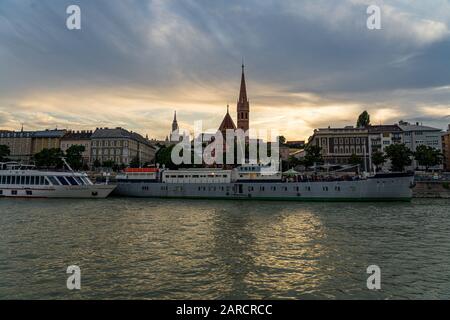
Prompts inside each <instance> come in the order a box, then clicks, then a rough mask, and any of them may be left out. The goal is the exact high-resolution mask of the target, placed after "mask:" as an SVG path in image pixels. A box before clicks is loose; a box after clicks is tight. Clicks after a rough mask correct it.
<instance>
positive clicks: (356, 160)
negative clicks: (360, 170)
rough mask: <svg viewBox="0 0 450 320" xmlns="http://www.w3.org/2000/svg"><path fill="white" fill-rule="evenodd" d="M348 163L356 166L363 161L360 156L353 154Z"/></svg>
mask: <svg viewBox="0 0 450 320" xmlns="http://www.w3.org/2000/svg"><path fill="white" fill-rule="evenodd" d="M348 163H349V164H351V165H352V166H357V165H361V164H362V163H363V160H362V158H361V157H360V156H358V155H356V154H354V153H353V154H352V155H351V156H350V158H349V159H348Z"/></svg>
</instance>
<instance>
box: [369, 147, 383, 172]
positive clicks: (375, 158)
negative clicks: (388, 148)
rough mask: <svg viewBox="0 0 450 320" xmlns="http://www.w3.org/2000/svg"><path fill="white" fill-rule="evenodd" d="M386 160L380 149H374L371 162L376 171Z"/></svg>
mask: <svg viewBox="0 0 450 320" xmlns="http://www.w3.org/2000/svg"><path fill="white" fill-rule="evenodd" d="M385 162H386V156H385V155H384V154H383V152H381V151H375V152H373V153H372V163H373V165H374V166H375V168H376V170H377V171H378V170H379V169H380V167H381V166H382V165H383V164H384V163H385Z"/></svg>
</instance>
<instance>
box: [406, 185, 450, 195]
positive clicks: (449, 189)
mask: <svg viewBox="0 0 450 320" xmlns="http://www.w3.org/2000/svg"><path fill="white" fill-rule="evenodd" d="M413 197H414V198H444V199H450V181H416V185H415V187H414V188H413Z"/></svg>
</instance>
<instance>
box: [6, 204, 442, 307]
mask: <svg viewBox="0 0 450 320" xmlns="http://www.w3.org/2000/svg"><path fill="white" fill-rule="evenodd" d="M449 209H450V200H414V201H413V202H411V203H293V202H258V201H241V202H239V201H196V200H189V201H187V200H186V201H183V200H163V199H125V198H109V199H106V200H14V199H11V200H10V199H0V299H247V298H248V299H264V298H271V299H343V298H345V299H411V298H414V299H438V298H445V299H449V298H450V210H449ZM69 265H77V266H79V267H80V269H81V290H74V291H70V290H68V289H67V287H66V280H67V277H68V276H69V275H68V274H66V269H67V267H68V266H69ZM369 265H377V266H379V267H380V269H381V290H369V289H368V288H367V285H366V281H367V278H368V277H369V274H367V273H366V269H367V267H368V266H369Z"/></svg>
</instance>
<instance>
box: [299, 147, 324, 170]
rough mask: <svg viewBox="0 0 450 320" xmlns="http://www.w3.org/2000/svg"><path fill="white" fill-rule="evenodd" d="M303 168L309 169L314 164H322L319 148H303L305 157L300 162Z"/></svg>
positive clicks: (320, 149)
mask: <svg viewBox="0 0 450 320" xmlns="http://www.w3.org/2000/svg"><path fill="white" fill-rule="evenodd" d="M300 162H301V164H302V165H304V166H305V167H311V166H312V165H314V164H315V163H321V162H323V158H322V148H321V147H320V146H313V145H308V146H306V148H305V157H304V158H303V159H302V160H300Z"/></svg>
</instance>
